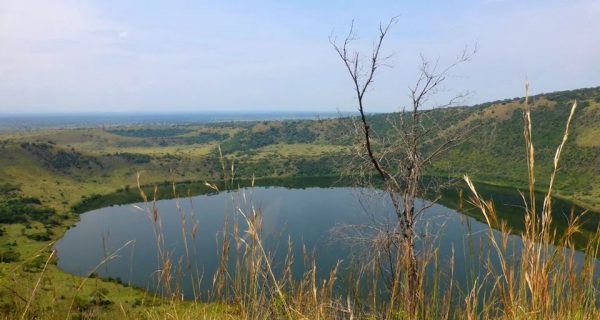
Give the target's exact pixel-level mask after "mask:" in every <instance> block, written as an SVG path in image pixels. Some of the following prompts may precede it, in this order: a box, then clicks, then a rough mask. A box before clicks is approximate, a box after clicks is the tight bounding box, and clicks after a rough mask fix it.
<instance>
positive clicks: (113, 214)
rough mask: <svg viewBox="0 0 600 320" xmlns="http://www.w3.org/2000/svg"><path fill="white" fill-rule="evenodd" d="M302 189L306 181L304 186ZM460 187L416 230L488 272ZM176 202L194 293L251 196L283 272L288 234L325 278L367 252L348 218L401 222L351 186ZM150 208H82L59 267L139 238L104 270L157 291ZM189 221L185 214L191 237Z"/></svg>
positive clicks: (176, 232) (178, 249)
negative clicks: (353, 241)
mask: <svg viewBox="0 0 600 320" xmlns="http://www.w3.org/2000/svg"><path fill="white" fill-rule="evenodd" d="M295 187H305V185H302V184H297V185H296V186H295ZM496 191H497V190H496ZM482 193H483V194H486V195H488V196H492V195H495V196H494V198H495V201H496V202H498V203H499V204H500V205H499V208H500V210H499V211H500V212H501V213H502V216H503V217H505V218H506V219H509V221H513V220H514V221H515V222H514V223H515V229H518V221H520V220H519V216H518V215H519V214H520V217H521V218H522V210H519V208H516V207H514V205H504V206H503V205H502V204H509V203H510V202H509V200H511V199H512V198H510V197H509V196H508V195H506V194H502V193H499V192H494V190H493V188H491V189H487V190H484V191H483V192H482ZM457 195H458V193H457V192H456V191H452V192H450V191H449V192H447V193H446V194H445V197H444V200H443V201H442V202H441V203H443V204H444V205H446V206H448V207H446V206H444V205H441V204H436V205H433V206H432V207H431V208H430V209H428V210H427V211H426V213H425V214H424V215H423V216H422V217H421V220H420V222H419V229H418V234H419V235H420V236H421V237H428V239H429V240H432V239H434V241H436V243H438V244H439V254H440V257H439V259H440V262H441V263H440V265H442V266H443V265H448V264H447V263H445V262H449V261H450V259H451V258H452V253H454V255H453V257H454V260H455V265H454V275H455V277H456V279H457V281H458V282H460V281H463V280H465V279H466V278H467V276H468V275H472V274H473V272H475V273H479V272H480V270H475V269H477V267H476V266H475V263H474V261H477V260H478V259H479V257H478V254H479V253H478V251H477V250H475V249H474V247H481V246H486V245H487V237H488V234H487V233H486V231H487V230H488V229H487V226H486V225H484V224H483V223H482V222H481V221H480V219H478V216H477V214H476V213H475V212H473V211H468V210H467V209H468V208H466V209H465V210H467V211H468V212H469V213H468V215H465V214H462V213H460V212H458V211H456V210H454V209H451V208H449V207H460V206H461V204H460V203H459V201H458V196H457ZM517 196H518V194H517ZM176 201H177V200H174V199H170V200H160V201H158V202H157V208H158V211H159V213H160V217H161V220H162V233H163V234H164V242H165V249H166V250H167V251H168V252H169V253H170V254H171V257H172V261H174V262H177V261H179V259H180V258H181V259H182V260H181V261H182V268H181V270H182V272H183V274H184V276H183V278H184V281H182V283H183V290H184V292H185V294H186V296H188V297H192V296H193V295H192V282H193V281H195V280H197V279H199V278H202V279H203V282H202V288H203V290H206V289H209V288H210V285H211V281H210V280H211V279H212V276H213V275H214V273H215V271H216V269H217V267H218V256H219V252H220V246H219V243H220V241H221V240H222V232H223V229H224V221H225V217H227V218H228V221H229V227H228V230H227V233H231V232H232V230H233V229H232V225H233V224H234V221H235V220H236V219H239V218H240V217H239V215H236V214H234V212H235V211H236V210H235V209H236V206H240V207H241V208H242V210H244V211H245V212H247V213H248V212H250V211H251V203H253V204H254V207H255V208H257V209H259V210H260V212H261V213H262V215H263V230H262V231H263V233H262V239H263V241H264V243H265V246H266V249H267V251H269V252H272V254H273V258H274V259H273V260H274V262H275V269H276V270H281V268H282V264H283V263H284V260H285V254H286V252H287V246H288V239H291V240H292V249H293V253H294V256H295V257H296V259H295V264H294V269H293V272H294V274H295V275H296V276H300V275H302V273H303V271H305V270H306V269H307V267H310V266H305V265H304V261H303V259H302V256H303V246H305V247H306V248H308V250H309V251H311V250H314V256H315V259H316V262H317V268H318V275H317V276H318V277H321V278H326V277H328V275H329V271H330V269H331V268H332V267H334V266H335V264H336V263H337V262H338V261H339V260H342V261H343V262H342V264H341V268H342V270H348V269H349V268H352V266H353V265H354V264H352V263H351V262H350V260H351V259H352V257H353V255H356V254H358V253H359V252H357V250H358V249H357V248H356V247H352V246H349V245H348V243H346V241H338V240H336V236H333V234H332V230H334V229H339V227H341V226H344V225H349V224H351V225H365V224H371V223H373V221H374V220H376V221H378V222H379V223H382V222H383V223H385V222H386V221H390V223H394V219H395V218H394V216H393V212H392V211H391V210H390V205H389V203H388V201H387V198H386V197H385V196H384V195H381V194H379V195H377V194H373V193H372V192H369V191H367V190H365V189H359V188H352V187H324V186H319V187H306V188H302V189H294V188H287V187H281V186H279V187H255V188H247V189H242V192H241V193H237V192H222V193H218V194H210V195H199V196H195V197H193V198H189V199H181V200H179V205H180V207H181V210H180V211H178V210H177V203H176ZM425 204H426V201H420V204H419V205H421V206H422V205H425ZM144 206H145V204H143V203H137V204H134V205H118V206H110V207H105V208H100V209H96V210H92V211H89V212H87V213H84V214H82V215H81V221H80V222H79V223H77V225H76V226H75V227H73V228H71V229H70V230H68V231H67V232H66V234H65V235H64V237H63V238H62V239H61V240H60V241H58V242H57V244H56V248H57V249H58V258H59V260H58V266H59V267H60V268H61V269H63V270H65V271H67V272H70V273H74V274H79V275H85V274H88V273H89V272H90V271H92V270H94V269H96V268H97V266H98V264H99V263H100V262H101V261H102V260H103V259H105V258H106V257H107V256H108V255H110V253H112V252H114V251H115V250H117V249H119V248H121V247H122V246H123V245H124V244H126V243H127V242H129V241H132V240H133V243H131V244H130V245H128V246H126V247H125V248H122V249H121V250H120V251H119V252H118V253H117V255H116V257H114V259H111V260H110V261H109V262H107V263H105V264H103V265H102V266H101V267H100V268H97V270H96V273H97V274H99V275H101V276H106V277H112V278H120V279H121V280H122V281H124V282H126V283H130V284H132V285H135V286H138V287H143V288H149V289H155V287H154V286H155V283H156V271H157V270H158V268H159V267H158V266H159V264H158V259H157V246H156V241H155V234H154V227H153V223H152V220H151V218H150V217H149V216H148V214H147V213H145V212H143V211H141V210H139V209H138V208H136V207H142V208H143V207H144ZM559 206H564V208H563V207H561V208H562V210H567V209H566V208H568V207H570V206H569V205H567V204H560V205H559ZM370 213H375V214H374V215H371V214H370ZM183 218H184V219H183ZM182 221H185V228H186V239H185V241H184V238H183V232H182ZM194 224H197V231H196V232H194V231H193V230H194V229H195V227H194ZM240 227H241V229H242V230H243V229H244V228H245V224H244V223H242V222H240ZM432 235H433V237H432ZM509 239H510V241H511V242H512V241H514V240H516V239H518V238H517V236H514V235H513V236H510V237H509ZM186 242H187V246H188V250H187V251H188V254H187V255H186V253H185V252H186V250H185V243H186ZM514 243H515V246H514V248H515V249H516V250H518V249H519V246H518V245H516V244H517V243H518V241H514ZM188 257H189V264H188V262H187V260H188V259H187V258H188ZM583 258H584V255H583V254H582V253H579V252H577V253H576V259H577V260H580V261H581V260H582V259H583ZM230 261H233V259H231V260H230ZM441 272H444V270H442V271H441Z"/></svg>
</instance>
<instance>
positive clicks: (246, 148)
mask: <svg viewBox="0 0 600 320" xmlns="http://www.w3.org/2000/svg"><path fill="white" fill-rule="evenodd" d="M573 99H577V100H578V101H579V102H580V108H579V110H578V112H577V114H576V119H575V122H574V128H573V131H572V136H571V140H570V144H569V145H568V148H567V150H565V153H564V154H565V155H564V157H563V163H562V168H561V173H560V175H561V176H560V177H559V180H558V185H557V190H558V193H559V194H560V195H562V196H565V197H574V198H575V200H576V201H577V202H579V203H580V204H583V205H587V206H588V207H592V208H595V209H600V130H599V129H598V123H600V89H599V88H594V89H584V90H576V91H570V92H560V93H553V94H548V95H544V96H538V97H534V99H533V100H534V112H533V114H532V117H533V122H534V128H533V137H534V142H535V143H536V146H537V150H536V156H537V161H538V168H539V171H540V173H541V174H540V175H539V177H540V178H542V179H540V180H539V182H540V184H544V183H546V182H547V181H545V180H544V179H543V177H546V176H548V175H547V174H545V173H548V172H549V169H550V167H549V165H550V164H551V160H552V157H553V154H554V149H555V147H556V146H557V145H558V143H559V141H560V136H561V134H562V130H563V127H564V123H565V122H566V118H567V115H568V112H569V107H570V103H571V101H572V100H573ZM520 107H521V103H520V99H516V100H515V99H513V100H505V101H498V102H494V103H487V104H482V105H479V106H474V107H470V108H456V109H445V110H435V111H432V112H429V117H430V118H431V119H433V120H435V121H436V122H438V123H439V124H440V125H441V126H442V127H444V128H446V129H445V130H444V131H442V132H441V135H444V134H445V133H444V132H449V131H451V130H461V129H463V128H466V127H468V126H471V125H477V126H478V129H477V130H476V131H475V132H474V134H473V135H472V136H471V138H470V139H469V140H468V141H467V142H466V143H464V144H463V145H461V146H459V147H458V148H456V149H454V150H452V151H451V152H450V153H449V154H448V155H446V156H445V157H443V158H440V159H439V160H438V161H437V162H436V163H435V164H434V169H433V172H432V173H436V174H441V175H462V174H463V173H469V174H470V175H471V176H473V177H474V178H475V179H476V180H480V181H485V182H491V183H495V184H500V185H512V186H524V185H525V181H524V180H523V179H524V177H526V176H527V175H526V168H525V160H524V156H523V154H524V152H523V150H524V145H523V142H522V140H523V139H522V120H521V113H520V112H519V108H520ZM397 117H398V114H388V115H376V116H373V117H372V122H373V123H372V124H373V128H377V129H378V133H380V134H382V135H385V134H389V132H390V131H389V130H390V126H389V124H388V122H387V120H386V119H388V118H397ZM339 121H341V122H342V123H343V124H345V125H342V127H347V124H348V122H349V121H348V119H343V120H339ZM339 121H338V120H319V121H287V122H281V121H271V122H252V123H235V124H231V123H227V124H214V125H205V126H186V127H185V128H183V130H179V129H181V128H178V129H177V130H171V131H169V130H167V131H165V128H164V127H160V128H159V127H156V128H153V127H151V128H150V129H157V130H162V131H160V132H161V133H162V134H163V136H155V135H153V134H152V131H151V130H150V131H148V130H147V129H148V128H119V129H120V130H133V131H134V132H133V133H131V132H127V133H125V134H123V132H115V131H112V132H111V130H103V129H100V128H96V129H68V130H60V129H56V130H40V131H31V132H18V133H3V134H2V135H1V136H0V182H9V183H11V184H14V185H18V186H20V187H21V189H22V191H23V193H24V194H25V195H27V196H34V197H39V198H40V199H41V200H42V202H43V203H44V204H45V205H48V206H50V207H53V208H55V209H56V210H57V211H58V213H59V214H64V213H68V212H69V211H70V207H71V206H72V205H73V204H75V203H77V202H79V201H80V200H81V199H82V198H83V197H87V196H90V195H92V194H104V193H110V192H113V191H115V190H116V189H118V188H123V187H125V186H127V185H129V186H132V187H134V186H135V184H136V173H137V172H141V174H142V178H141V179H142V182H143V183H153V182H161V181H165V180H170V179H171V177H172V175H173V176H174V177H175V179H176V180H178V181H182V180H205V179H206V180H213V179H219V178H220V172H221V169H220V164H219V158H218V151H217V149H216V146H217V145H218V144H219V145H221V146H222V148H223V151H224V152H225V154H226V155H227V156H228V157H229V158H230V159H233V160H235V162H236V175H237V176H244V177H249V176H251V175H253V174H256V175H257V176H287V175H305V176H310V175H324V174H336V173H337V172H338V170H339V169H340V165H341V164H342V163H343V161H341V158H342V157H343V156H344V154H347V152H348V144H349V142H350V141H349V139H348V135H347V134H344V132H343V130H342V129H340V125H339ZM136 129H140V130H139V132H137V133H136V132H135V130H136ZM207 137H208V140H207ZM211 137H213V138H215V139H213V140H211ZM49 141H50V142H49ZM23 142H35V143H38V144H46V145H49V146H51V147H48V148H49V150H50V151H49V153H48V154H45V155H41V153H40V151H39V150H38V149H35V148H33V149H31V148H30V149H27V148H24V147H22V146H21V143H23ZM32 150H33V151H32ZM36 150H37V151H36ZM61 152H62V153H61ZM59 153H61V154H62V155H63V157H59V156H58V154H59ZM117 153H128V154H129V155H128V156H122V155H117ZM65 155H66V157H65ZM140 155H142V156H140ZM144 155H145V156H144ZM65 159H66V160H65ZM73 159H75V160H73ZM448 168H452V170H449V169H448ZM76 219H77V218H76V217H75V216H74V215H72V214H71V215H70V216H69V218H68V219H67V220H65V221H64V224H63V225H62V226H60V227H55V230H54V231H55V232H54V236H53V237H54V238H55V239H57V238H59V237H60V236H61V235H62V234H63V233H64V230H65V228H66V226H68V225H70V224H72V223H74V222H75V221H76ZM31 225H32V230H36V228H37V229H40V230H42V229H43V228H44V226H43V225H39V224H36V223H32V224H31ZM5 228H6V230H7V232H6V234H5V235H4V236H1V237H0V246H3V247H6V246H8V245H9V243H11V242H12V241H16V242H17V244H18V246H17V248H18V250H19V252H20V253H21V256H22V257H23V258H28V257H34V256H35V253H36V252H38V251H40V250H42V251H44V252H45V254H46V256H47V252H48V250H44V248H47V246H48V242H43V241H42V242H40V241H34V240H31V239H29V238H27V237H25V236H24V235H23V232H22V230H23V228H24V226H23V225H20V224H15V225H9V226H5ZM26 232H32V231H30V230H29V229H28V230H26ZM24 263H25V261H21V262H18V263H0V284H2V285H4V286H8V287H11V288H14V287H15V286H14V284H15V283H16V282H15V281H18V282H19V283H22V285H19V286H17V287H18V288H19V290H22V291H23V292H21V293H22V294H24V295H26V294H27V293H28V292H31V288H32V287H33V285H34V283H35V281H36V280H37V277H38V275H39V272H29V271H23V270H24V269H23V266H22V265H23V264H24ZM15 270H16V271H15ZM13 278H14V279H13ZM45 279H48V280H47V281H49V282H50V284H49V285H46V286H45V288H46V289H43V290H39V291H38V293H37V295H36V297H37V298H36V299H39V300H37V301H39V303H37V304H36V308H38V309H44V308H47V307H48V308H49V310H50V311H48V312H55V313H56V314H60V312H63V311H64V310H65V309H64V308H65V307H66V306H65V304H66V303H67V301H70V297H71V296H72V294H73V288H72V284H73V283H79V282H80V281H81V278H78V277H75V276H71V275H66V274H64V273H62V272H60V271H59V270H57V269H56V267H55V266H54V265H52V264H50V266H49V269H48V270H47V271H46V276H45ZM95 286H103V287H106V288H107V290H109V292H111V294H110V296H111V299H112V300H113V301H114V302H115V304H114V305H112V306H110V307H108V309H107V310H108V311H107V312H108V313H106V315H108V317H110V315H111V314H112V315H116V314H119V312H120V310H119V309H120V308H118V307H116V306H118V305H119V304H123V305H126V304H127V303H131V301H133V300H135V298H136V297H140V296H141V295H143V292H141V291H139V290H134V289H130V288H124V287H122V286H120V285H117V284H115V283H110V282H105V281H101V280H94V281H90V282H89V283H88V285H86V286H85V288H84V294H83V296H89V295H90V293H91V292H92V291H93V290H94V288H95ZM49 288H52V290H50V289H49ZM0 293H2V294H1V296H3V297H8V296H12V295H11V294H10V292H9V291H6V289H2V288H0ZM62 296H64V297H65V298H61V297H62ZM17 300H18V299H17ZM4 303H6V302H4ZM128 310H129V309H128ZM131 310H134V309H131ZM0 311H1V310H0ZM144 312H148V309H145V311H144Z"/></svg>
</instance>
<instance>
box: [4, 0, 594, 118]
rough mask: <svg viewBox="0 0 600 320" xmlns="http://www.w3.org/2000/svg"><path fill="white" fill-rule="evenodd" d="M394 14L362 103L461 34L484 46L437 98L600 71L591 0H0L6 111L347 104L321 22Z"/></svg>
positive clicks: (572, 83)
mask: <svg viewBox="0 0 600 320" xmlns="http://www.w3.org/2000/svg"><path fill="white" fill-rule="evenodd" d="M393 16H398V23H397V24H396V25H394V26H393V28H392V30H391V32H390V34H389V38H388V39H387V42H386V43H385V44H384V51H385V52H384V53H385V54H392V55H393V57H392V59H391V61H390V64H391V65H392V66H393V67H392V68H382V69H381V70H380V73H379V74H378V75H377V78H376V82H375V84H374V87H373V90H372V92H369V95H368V97H367V98H366V99H367V100H366V102H367V110H368V111H370V112H392V111H397V110H399V109H400V108H401V107H402V106H406V105H407V104H408V99H407V93H408V92H407V90H406V88H407V87H408V86H410V85H411V84H412V83H414V81H415V80H416V76H417V71H418V67H419V59H420V54H421V53H422V54H423V55H425V56H426V57H428V58H429V59H431V60H436V59H439V61H440V65H444V64H446V63H448V62H449V61H451V60H453V59H454V58H455V57H456V55H457V54H458V53H459V52H460V51H461V50H463V48H464V47H465V46H467V47H471V48H472V47H474V46H477V47H478V49H479V50H478V53H477V54H476V55H475V56H474V58H473V60H472V61H471V62H470V63H468V64H465V65H462V66H460V67H459V68H458V69H456V70H455V72H453V73H452V77H451V78H450V79H448V81H447V84H446V87H445V88H444V89H445V90H444V92H442V93H441V95H440V96H439V99H440V102H443V101H445V98H446V97H448V96H451V95H453V94H455V93H457V92H463V91H470V92H471V94H470V95H469V96H468V98H467V99H465V100H464V101H461V103H462V104H464V105H473V104H477V103H482V102H487V101H493V100H501V99H507V98H513V97H518V96H522V95H523V83H524V81H525V79H528V80H529V81H530V82H531V91H530V92H531V93H532V94H537V93H542V92H553V91H563V90H572V89H578V88H583V87H596V86H598V85H600V63H599V61H598V57H600V41H599V40H598V35H599V34H600V23H598V22H597V17H598V16H600V2H599V1H593V0H573V1H560V0H547V1H541V0H533V1H527V2H522V1H516V0H485V1H474V0H460V1H453V2H447V1H441V0H437V1H429V2H410V3H399V2H397V1H391V0H386V1H371V2H368V3H364V2H359V1H342V0H335V1H328V2H325V3H324V2H321V1H314V0H311V1H294V2H285V3H281V2H277V1H268V0H258V1H253V2H252V3H245V2H239V1H221V2H208V1H194V2H190V1H183V0H177V1H169V2H148V1H141V0H136V1H127V2H123V1H118V0H107V1H97V0H86V1H73V0H56V1H36V0H18V1H17V0H0V43H2V48H3V49H2V51H0V114H16V113H18V114H33V113H57V114H58V113H71V112H76V113H97V112H117V113H121V112H123V113H138V112H151V113H157V112H158V113H172V112H178V113H187V112H200V113H203V112H204V113H210V112H225V111H226V112H234V113H235V112H238V113H239V112H337V111H338V110H339V111H342V112H348V111H350V112H352V111H354V110H355V99H354V94H353V91H352V84H351V81H350V79H349V77H348V75H347V72H346V70H345V69H344V67H343V66H342V64H341V62H340V61H339V58H338V57H337V56H336V54H335V52H334V51H333V49H332V47H331V45H330V44H329V36H330V35H331V34H333V35H338V36H339V37H343V36H344V35H345V34H346V33H347V31H348V28H349V26H350V23H351V21H352V20H353V19H355V26H356V27H357V29H358V35H359V36H360V39H359V41H357V43H356V44H357V46H358V48H360V49H361V50H362V51H363V52H365V53H368V52H369V47H370V44H371V41H372V39H373V38H374V36H376V31H377V28H378V25H379V23H380V22H385V21H387V20H388V19H390V18H391V17H393ZM435 102H436V101H433V103H435ZM307 106H313V107H307ZM318 106H320V107H318Z"/></svg>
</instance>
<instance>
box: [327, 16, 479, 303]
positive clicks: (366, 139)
mask: <svg viewBox="0 0 600 320" xmlns="http://www.w3.org/2000/svg"><path fill="white" fill-rule="evenodd" d="M396 21H397V18H392V19H391V20H390V21H389V22H388V23H387V24H381V25H380V26H379V35H378V36H377V38H376V40H375V41H374V43H373V50H372V52H371V53H370V55H369V56H367V57H366V58H363V57H362V56H361V55H360V53H359V52H358V51H354V50H352V49H351V48H350V47H351V44H352V42H353V41H354V40H356V32H355V29H354V22H353V23H352V25H351V26H350V31H349V33H348V34H347V36H346V37H345V39H344V40H343V42H338V41H337V39H336V38H335V37H330V43H331V44H332V46H333V48H334V49H335V51H336V52H337V54H338V55H339V57H340V59H341V61H342V62H343V64H344V66H345V67H346V70H347V71H348V74H349V75H350V78H351V79H352V84H353V89H354V91H355V94H356V99H357V103H358V111H359V113H360V116H359V120H358V121H357V122H356V123H355V125H356V126H355V127H356V129H357V133H358V134H359V141H360V143H359V144H357V149H356V155H357V157H356V158H355V160H356V161H355V163H354V164H355V166H353V167H352V169H351V170H352V171H353V174H358V175H360V176H362V178H364V180H363V181H369V185H371V182H372V178H373V177H377V179H378V180H379V185H381V186H382V189H383V191H384V192H386V193H387V195H388V196H389V199H390V200H391V204H392V206H393V208H394V211H395V215H396V218H397V223H396V225H395V226H394V227H393V228H387V229H386V230H387V231H386V232H385V237H383V238H381V237H380V235H379V236H378V240H377V242H378V243H380V244H382V243H383V247H385V248H386V250H388V252H387V261H386V262H385V265H386V266H387V268H388V269H389V271H390V272H389V274H390V279H391V281H390V282H389V283H390V285H389V286H390V288H389V289H390V296H391V299H390V303H391V305H392V306H393V304H394V303H395V302H397V301H400V300H401V301H404V302H405V303H407V308H406V310H407V311H408V312H409V313H410V314H411V315H416V311H417V310H416V308H417V305H418V302H419V301H420V299H422V297H421V290H420V287H421V281H422V279H421V278H422V276H421V273H420V272H419V260H418V253H417V252H416V250H415V242H416V234H415V222H416V220H417V219H418V218H419V216H420V215H421V214H422V213H423V212H424V211H425V210H426V209H427V208H429V207H430V206H431V205H432V204H433V203H434V202H435V201H434V202H432V203H431V204H430V205H426V206H423V207H421V208H417V206H416V201H417V199H418V197H420V196H423V193H424V191H425V189H426V187H425V186H424V184H423V181H422V176H423V172H424V169H425V168H426V167H427V166H428V165H430V164H431V162H432V161H433V160H434V159H436V157H439V156H440V155H442V154H443V153H444V152H446V151H448V150H449V149H451V148H452V147H454V146H456V145H457V144H459V143H460V142H462V141H464V139H465V138H466V136H467V135H468V133H469V132H470V131H469V130H460V131H455V132H453V131H452V130H444V128H441V127H440V126H439V125H438V123H437V121H436V120H435V119H431V118H430V117H429V115H430V111H431V109H435V108H444V107H450V106H455V105H456V103H457V102H459V101H460V100H461V98H463V97H464V95H463V94H459V95H456V96H454V97H452V98H450V99H449V100H448V101H447V102H446V103H443V104H436V103H435V102H433V101H432V100H433V99H432V98H433V96H435V95H436V94H438V93H439V91H440V90H441V89H442V84H443V83H444V82H445V81H446V80H447V78H448V75H449V73H450V71H451V70H452V69H454V68H455V67H456V66H458V65H460V64H461V63H464V62H466V61H469V60H470V59H471V57H472V55H473V54H474V53H475V50H473V51H468V50H467V49H466V48H465V50H463V51H462V53H461V54H460V55H459V56H458V57H457V58H456V60H455V61H454V62H453V63H451V64H449V65H448V66H446V67H440V66H439V63H438V61H435V62H434V63H431V62H430V61H428V60H427V59H425V58H424V57H423V56H422V57H421V66H420V69H419V75H418V77H417V81H416V82H415V84H414V85H413V86H411V87H410V88H409V97H410V101H411V106H410V107H409V108H408V110H406V109H404V110H403V111H402V112H400V113H399V116H398V117H399V118H398V119H392V120H391V121H390V122H389V125H390V127H391V128H392V130H391V134H390V130H387V132H386V134H382V136H378V135H377V133H376V131H375V129H374V128H372V127H371V124H370V122H369V117H368V116H367V113H366V110H365V95H366V93H367V92H368V91H369V88H370V87H371V86H372V84H373V82H374V78H375V74H376V72H377V70H378V69H379V68H380V67H381V66H383V65H386V63H387V61H388V60H389V58H390V56H382V54H381V49H382V45H383V42H384V40H385V39H386V36H387V35H388V32H389V30H390V28H391V26H392V25H393V24H394V23H395V22H396ZM391 250H396V252H395V253H393V254H392V253H391ZM402 271H404V272H402ZM401 277H404V278H401ZM402 279H404V280H406V281H405V282H402V283H401V280H402Z"/></svg>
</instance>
